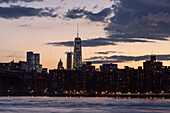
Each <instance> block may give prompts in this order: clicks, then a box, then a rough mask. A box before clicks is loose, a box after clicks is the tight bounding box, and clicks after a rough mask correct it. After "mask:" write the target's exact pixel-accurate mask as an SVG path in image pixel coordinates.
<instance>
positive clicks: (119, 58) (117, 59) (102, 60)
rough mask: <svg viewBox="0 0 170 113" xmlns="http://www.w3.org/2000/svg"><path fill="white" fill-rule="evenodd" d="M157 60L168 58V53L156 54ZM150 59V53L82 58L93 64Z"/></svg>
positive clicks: (169, 57) (169, 55) (169, 58)
mask: <svg viewBox="0 0 170 113" xmlns="http://www.w3.org/2000/svg"><path fill="white" fill-rule="evenodd" d="M156 57H157V60H162V61H165V60H168V61H169V60H170V54H167V55H156ZM148 59H150V55H144V56H125V55H113V56H94V57H90V58H86V59H84V60H85V61H90V62H92V63H94V64H101V63H122V62H128V61H143V60H148Z"/></svg>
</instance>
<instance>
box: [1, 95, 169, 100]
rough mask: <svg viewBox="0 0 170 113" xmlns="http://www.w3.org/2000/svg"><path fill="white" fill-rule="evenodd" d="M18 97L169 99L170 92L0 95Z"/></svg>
mask: <svg viewBox="0 0 170 113" xmlns="http://www.w3.org/2000/svg"><path fill="white" fill-rule="evenodd" d="M4 96H5V97H6V96H8V97H10V96H12V97H19V96H35V97H38V96H46V97H80V98H81V97H113V98H149V99H152V98H162V99H170V94H145V95H144V94H139V95H135V94H134V95H129V94H119V95H83V94H42V95H36V94H33V95H24V94H17V95H15V94H13V95H0V97H4Z"/></svg>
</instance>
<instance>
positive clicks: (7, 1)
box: [0, 0, 43, 4]
mask: <svg viewBox="0 0 170 113" xmlns="http://www.w3.org/2000/svg"><path fill="white" fill-rule="evenodd" d="M42 1H43V0H0V3H7V4H8V3H17V2H42Z"/></svg>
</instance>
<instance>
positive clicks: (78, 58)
mask: <svg viewBox="0 0 170 113" xmlns="http://www.w3.org/2000/svg"><path fill="white" fill-rule="evenodd" d="M81 64H82V50H81V38H79V37H78V36H77V37H76V38H75V40H74V59H73V67H74V68H79V67H80V66H81Z"/></svg>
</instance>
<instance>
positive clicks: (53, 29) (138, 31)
mask: <svg viewBox="0 0 170 113" xmlns="http://www.w3.org/2000/svg"><path fill="white" fill-rule="evenodd" d="M77 23H78V24H79V34H80V37H81V39H82V45H83V48H82V52H83V53H82V56H83V61H84V62H86V61H92V62H93V64H94V65H96V66H97V67H99V65H101V64H103V63H117V64H118V67H119V68H123V67H124V66H127V65H128V66H130V67H135V68H137V66H142V65H143V63H142V62H143V61H145V60H147V59H149V55H151V54H155V55H157V58H158V60H160V61H163V64H164V65H165V66H170V41H169V37H170V0H0V34H1V35H0V62H10V61H11V60H13V59H14V60H15V61H20V60H22V61H26V52H27V51H33V52H35V53H40V57H41V61H40V62H41V64H42V65H43V67H47V68H49V69H54V68H56V66H57V63H58V61H59V60H60V58H61V59H62V61H63V63H64V67H66V54H65V52H67V51H70V48H71V49H72V50H73V41H74V38H75V37H76V33H77Z"/></svg>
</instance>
